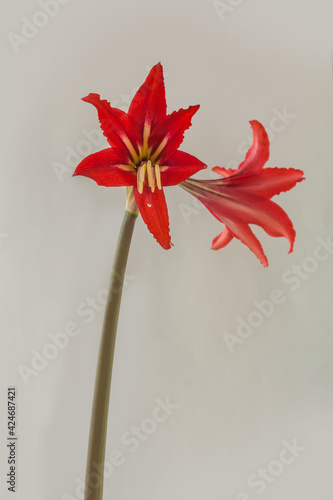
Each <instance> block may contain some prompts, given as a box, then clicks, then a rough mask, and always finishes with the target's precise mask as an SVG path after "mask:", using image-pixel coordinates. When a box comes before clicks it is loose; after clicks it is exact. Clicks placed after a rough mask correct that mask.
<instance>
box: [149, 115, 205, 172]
mask: <svg viewBox="0 0 333 500" xmlns="http://www.w3.org/2000/svg"><path fill="white" fill-rule="evenodd" d="M199 108H200V106H199V105H197V106H190V107H189V108H188V109H180V110H179V111H174V112H173V113H172V114H171V115H168V116H167V117H166V118H165V119H164V120H162V121H160V122H159V123H158V124H157V125H156V127H155V128H154V129H153V131H152V133H151V136H150V137H149V143H148V144H149V149H150V150H151V153H150V159H151V160H152V161H154V162H155V163H159V164H160V165H164V164H166V163H167V161H168V160H169V158H170V157H171V156H172V155H173V154H174V153H175V152H176V150H177V149H178V148H179V146H180V145H181V143H182V142H183V139H184V132H185V130H187V129H188V128H189V127H190V126H191V120H192V116H193V115H194V113H196V112H197V111H198V109H199Z"/></svg>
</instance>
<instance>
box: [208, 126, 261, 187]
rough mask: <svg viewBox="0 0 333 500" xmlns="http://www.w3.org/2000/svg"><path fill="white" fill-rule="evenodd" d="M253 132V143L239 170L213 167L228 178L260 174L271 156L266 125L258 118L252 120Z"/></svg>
mask: <svg viewBox="0 0 333 500" xmlns="http://www.w3.org/2000/svg"><path fill="white" fill-rule="evenodd" d="M250 125H251V127H252V132H253V143H252V146H251V147H250V149H249V150H248V152H247V153H246V156H245V160H244V161H243V162H242V163H241V164H240V165H239V167H238V168H237V170H232V169H230V168H229V169H225V168H221V167H215V168H213V171H214V172H216V173H218V174H220V175H222V176H223V177H226V178H229V177H231V178H233V177H236V176H241V175H253V174H259V173H260V172H261V170H262V168H263V167H264V165H265V163H266V162H267V160H268V158H269V139H268V135H267V132H266V130H265V128H264V126H263V125H262V124H261V123H260V122H258V121H257V120H252V121H251V122H250Z"/></svg>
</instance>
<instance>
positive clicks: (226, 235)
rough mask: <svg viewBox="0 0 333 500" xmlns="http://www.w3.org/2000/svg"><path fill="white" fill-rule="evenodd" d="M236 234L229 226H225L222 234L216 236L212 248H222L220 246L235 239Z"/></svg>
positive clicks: (222, 246) (224, 245)
mask: <svg viewBox="0 0 333 500" xmlns="http://www.w3.org/2000/svg"><path fill="white" fill-rule="evenodd" d="M233 237H234V235H233V234H232V232H231V231H230V229H229V228H228V227H225V228H224V230H223V231H222V233H221V234H219V235H218V236H216V238H214V239H213V241H212V250H220V248H224V247H226V246H227V245H228V243H230V241H231V240H232V239H233Z"/></svg>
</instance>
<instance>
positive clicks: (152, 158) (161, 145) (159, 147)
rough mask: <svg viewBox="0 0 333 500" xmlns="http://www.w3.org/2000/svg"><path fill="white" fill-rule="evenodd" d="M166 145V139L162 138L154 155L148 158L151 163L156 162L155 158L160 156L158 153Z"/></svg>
mask: <svg viewBox="0 0 333 500" xmlns="http://www.w3.org/2000/svg"><path fill="white" fill-rule="evenodd" d="M167 143H168V137H164V139H163V141H162V142H161V144H160V145H159V146H158V148H157V149H156V151H155V153H154V154H153V155H152V156H151V157H150V159H151V161H152V162H153V163H154V161H155V160H156V158H157V157H158V155H159V154H160V152H161V151H162V149H164V148H165V146H166V145H167Z"/></svg>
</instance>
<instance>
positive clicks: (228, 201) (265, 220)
mask: <svg viewBox="0 0 333 500" xmlns="http://www.w3.org/2000/svg"><path fill="white" fill-rule="evenodd" d="M204 204H205V205H206V206H209V207H210V208H211V206H210V205H211V203H210V202H207V200H205V202H204ZM211 209H212V211H213V212H214V214H215V215H216V216H217V217H218V218H220V220H221V221H222V222H224V223H226V225H227V226H228V227H230V229H231V230H232V232H233V233H234V234H235V232H234V230H233V228H232V227H231V226H230V224H229V223H227V222H226V219H228V220H229V221H234V222H236V223H237V224H242V223H245V224H256V225H258V226H261V227H262V228H263V229H264V230H265V231H266V233H267V234H269V235H270V236H275V237H278V236H284V237H285V238H287V239H288V241H289V243H290V250H289V252H291V251H292V249H293V244H294V240H295V230H294V227H293V225H292V222H291V220H290V219H289V217H288V215H287V214H286V212H285V211H284V210H282V208H281V207H280V206H279V205H277V204H276V203H274V202H273V201H271V200H267V199H266V198H263V197H262V196H257V195H253V194H250V193H246V192H243V191H241V190H233V192H232V197H231V193H229V192H228V196H225V197H222V199H219V201H218V203H216V200H215V197H214V201H213V205H212V208H211Z"/></svg>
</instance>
